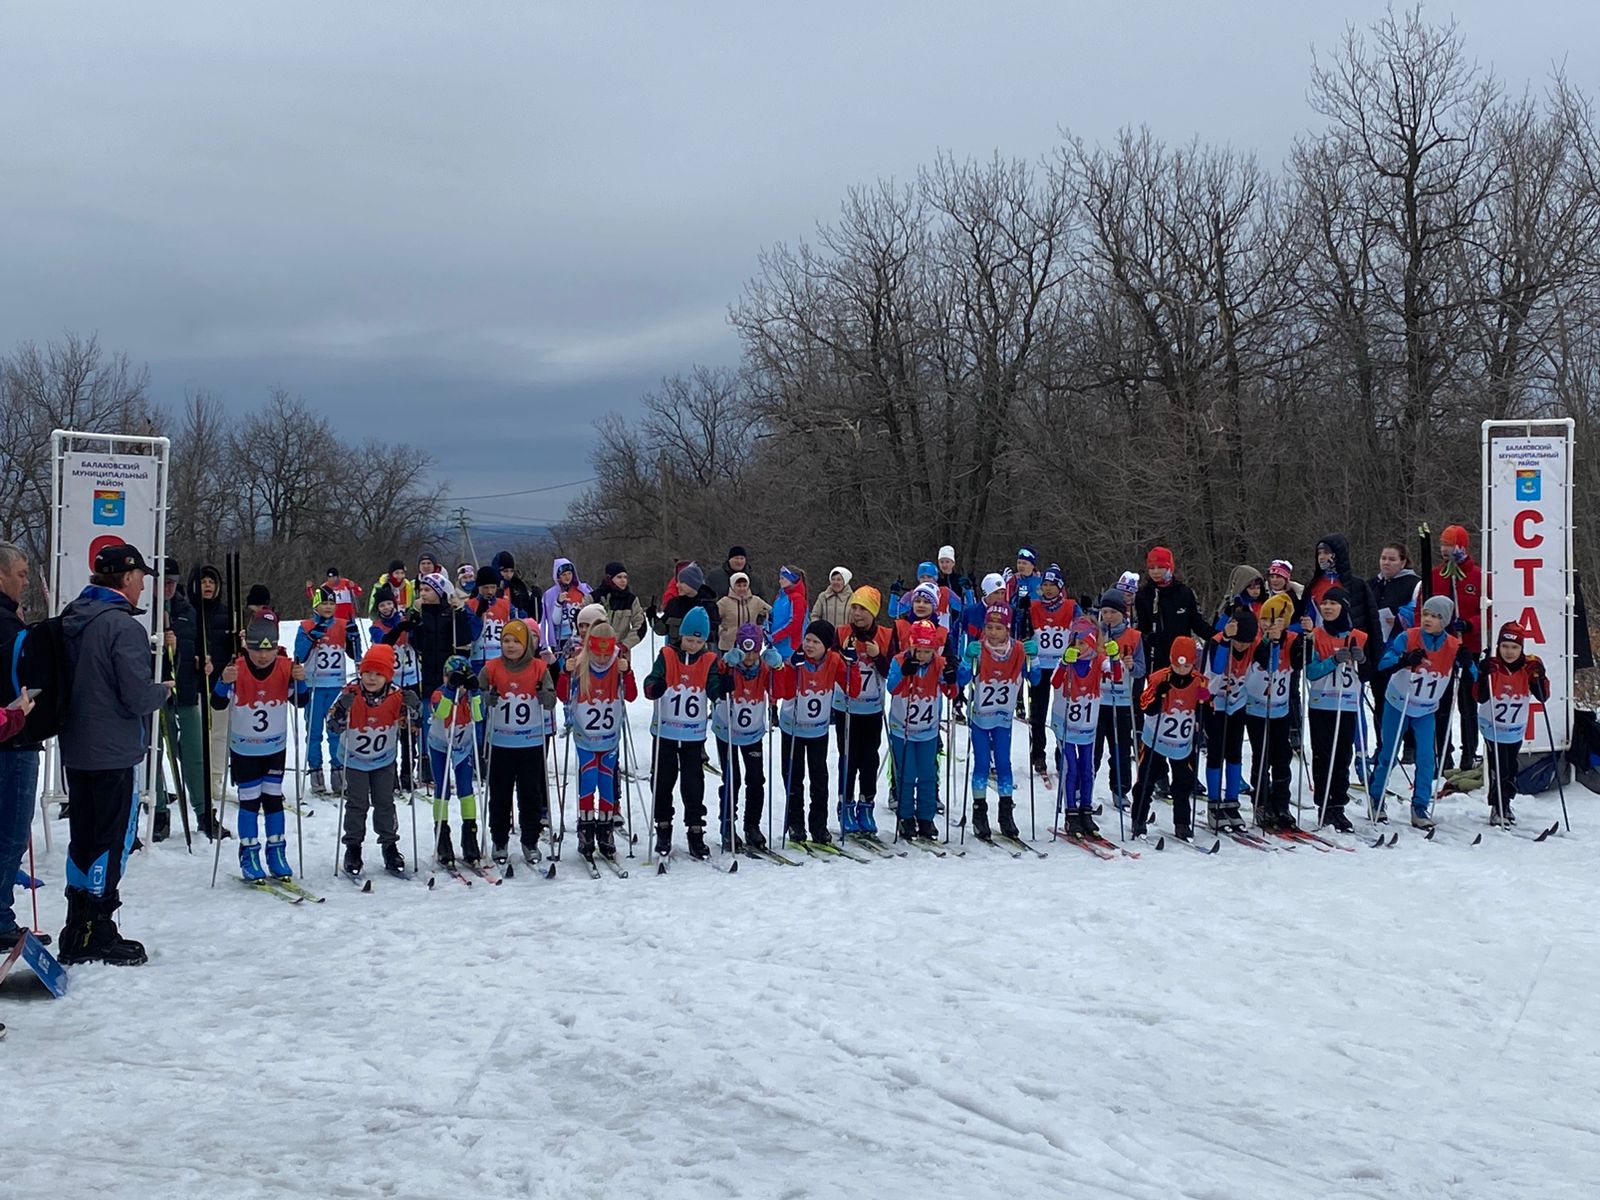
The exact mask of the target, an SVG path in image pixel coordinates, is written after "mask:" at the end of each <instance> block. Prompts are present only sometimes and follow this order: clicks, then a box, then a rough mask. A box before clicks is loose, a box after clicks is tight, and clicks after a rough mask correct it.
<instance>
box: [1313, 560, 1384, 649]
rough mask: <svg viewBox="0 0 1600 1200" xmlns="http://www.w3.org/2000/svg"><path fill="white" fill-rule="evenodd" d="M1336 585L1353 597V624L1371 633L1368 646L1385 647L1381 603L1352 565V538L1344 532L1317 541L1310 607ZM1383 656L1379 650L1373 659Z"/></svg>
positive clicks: (1351, 601)
mask: <svg viewBox="0 0 1600 1200" xmlns="http://www.w3.org/2000/svg"><path fill="white" fill-rule="evenodd" d="M1335 586H1337V587H1342V588H1343V589H1344V590H1345V594H1346V595H1347V596H1349V597H1350V627H1351V628H1352V629H1359V630H1360V631H1361V632H1362V633H1364V634H1366V635H1367V645H1369V646H1382V645H1383V625H1382V623H1381V622H1380V621H1379V620H1378V605H1377V602H1376V601H1375V600H1374V599H1373V598H1372V589H1371V588H1370V587H1368V586H1367V581H1366V580H1365V579H1363V578H1361V576H1359V575H1357V574H1356V573H1355V570H1354V569H1353V568H1352V567H1351V566H1350V539H1349V538H1347V537H1345V536H1344V534H1342V533H1330V534H1328V535H1327V536H1326V537H1324V538H1322V540H1320V541H1319V542H1318V543H1317V577H1316V578H1315V579H1314V580H1312V582H1311V586H1310V587H1308V588H1306V602H1307V605H1308V607H1309V606H1310V605H1315V604H1316V603H1317V602H1318V601H1320V600H1321V599H1322V595H1323V593H1324V592H1326V591H1327V590H1328V589H1329V588H1331V587H1335ZM1381 657H1383V655H1382V652H1381V651H1379V652H1378V653H1377V654H1375V655H1373V656H1372V658H1371V659H1370V660H1369V661H1371V662H1372V663H1374V664H1376V662H1377V660H1378V659H1379V658H1381Z"/></svg>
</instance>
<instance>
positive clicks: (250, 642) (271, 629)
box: [244, 620, 278, 650]
mask: <svg viewBox="0 0 1600 1200" xmlns="http://www.w3.org/2000/svg"><path fill="white" fill-rule="evenodd" d="M244 648H245V649H246V650H276V649H277V648H278V627H277V626H276V625H274V624H273V623H272V622H271V621H262V620H255V621H251V622H250V628H249V629H247V630H245V634H244Z"/></svg>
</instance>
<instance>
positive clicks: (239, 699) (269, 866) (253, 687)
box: [211, 621, 343, 881]
mask: <svg viewBox="0 0 1600 1200" xmlns="http://www.w3.org/2000/svg"><path fill="white" fill-rule="evenodd" d="M340 648H341V650H342V649H343V646H342V643H341V647H340ZM305 680H306V668H305V664H304V663H301V662H295V661H292V660H291V659H290V658H289V656H288V655H286V654H285V653H284V652H283V650H282V648H281V647H279V645H278V627H277V625H276V624H274V623H273V622H271V621H256V622H254V623H253V624H252V625H251V626H250V628H249V630H248V631H247V632H246V633H245V638H244V653H243V654H241V655H240V656H239V657H238V658H236V659H235V660H234V661H233V662H231V663H229V664H228V665H227V666H226V667H224V668H223V669H222V674H221V675H219V676H218V677H217V685H216V687H215V688H213V689H212V694H211V707H212V708H213V709H215V710H217V711H219V712H220V711H223V710H227V713H228V754H229V757H230V758H231V760H232V762H231V764H230V769H231V770H232V772H233V781H234V784H235V785H236V786H237V788H238V791H239V871H240V873H241V874H242V875H243V876H244V877H245V878H246V879H247V880H252V881H254V880H260V879H265V878H266V877H267V875H268V874H270V875H272V876H273V877H274V878H277V879H288V878H289V877H290V876H291V875H293V874H294V872H293V871H291V870H290V869H289V854H288V846H287V843H286V842H285V840H284V817H283V770H284V763H285V760H286V759H287V757H288V749H289V705H291V704H293V705H296V706H297V707H301V708H304V707H305V704H306V698H307V695H308V692H307V689H306V682H305ZM263 814H265V821H264V822H263V820H262V815H263ZM263 823H264V824H265V825H266V830H267V847H266V849H267V854H266V867H265V869H264V870H263V868H262V860H261V826H262V824H263Z"/></svg>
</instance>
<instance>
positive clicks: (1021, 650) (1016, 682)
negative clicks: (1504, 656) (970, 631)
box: [956, 601, 1039, 842]
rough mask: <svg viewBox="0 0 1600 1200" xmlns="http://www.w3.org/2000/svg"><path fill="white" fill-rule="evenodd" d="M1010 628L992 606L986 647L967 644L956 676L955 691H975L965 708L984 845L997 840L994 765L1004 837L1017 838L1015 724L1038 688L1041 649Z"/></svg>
mask: <svg viewBox="0 0 1600 1200" xmlns="http://www.w3.org/2000/svg"><path fill="white" fill-rule="evenodd" d="M1034 603H1038V601H1035V602H1034ZM1011 622H1012V612H1011V606H1010V605H1009V604H994V605H990V607H989V615H988V617H987V618H986V619H985V621H984V623H983V639H982V641H975V642H968V643H967V648H966V650H965V652H964V653H963V654H962V662H961V667H960V669H959V670H958V671H957V672H956V686H957V687H958V688H960V689H961V690H962V691H963V692H965V691H966V690H967V688H968V687H971V688H972V689H973V691H972V695H971V698H970V703H969V704H968V706H967V729H968V733H969V735H970V737H971V745H972V763H971V767H972V832H973V834H974V835H975V836H976V837H977V838H978V839H979V840H980V841H985V842H987V841H989V840H991V839H992V838H993V836H994V835H993V833H992V832H991V831H990V829H989V799H988V795H987V788H988V784H989V765H990V763H991V762H992V763H993V764H994V766H995V775H996V779H995V782H996V784H997V786H998V788H999V796H1000V809H999V820H1000V833H1001V835H1002V836H1003V837H1008V838H1014V837H1018V836H1019V834H1018V832H1017V820H1016V816H1015V814H1014V812H1013V804H1014V801H1013V799H1012V794H1013V792H1014V791H1015V790H1016V785H1015V783H1014V781H1013V779H1012V772H1011V723H1012V721H1013V719H1014V718H1015V716H1016V708H1017V696H1018V695H1019V694H1020V693H1021V691H1022V689H1023V687H1024V686H1027V687H1032V686H1034V685H1035V684H1037V683H1038V682H1039V664H1038V661H1037V656H1038V652H1039V647H1038V645H1037V644H1036V643H1034V642H1033V641H1032V640H1029V641H1027V642H1018V641H1017V640H1015V639H1014V638H1013V637H1012V636H1011Z"/></svg>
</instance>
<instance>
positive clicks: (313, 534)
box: [0, 334, 443, 616]
mask: <svg viewBox="0 0 1600 1200" xmlns="http://www.w3.org/2000/svg"><path fill="white" fill-rule="evenodd" d="M55 429H82V430H93V431H95V432H98V433H122V434H132V435H136V436H137V435H148V436H150V437H158V436H167V437H170V438H171V440H172V447H171V458H170V474H169V478H168V497H167V499H168V524H167V547H168V550H169V552H170V553H171V554H173V555H174V556H175V557H177V558H178V559H179V561H180V563H181V564H182V566H183V570H184V574H185V576H187V575H188V573H189V570H190V569H191V568H192V567H193V566H194V565H195V564H196V563H198V562H203V561H210V562H214V563H220V562H221V561H222V556H223V553H224V551H226V550H230V549H238V550H239V551H240V554H241V559H242V565H243V568H244V570H245V572H246V573H247V574H248V575H249V577H250V578H249V579H248V580H246V581H245V583H247V584H248V583H254V582H262V583H265V584H267V586H268V587H269V589H270V590H271V592H272V595H273V598H274V601H275V603H276V604H277V605H278V608H279V610H280V612H282V613H283V614H284V615H286V616H296V615H299V614H300V613H302V612H303V611H304V609H305V598H304V590H303V589H304V582H305V579H306V578H307V576H308V575H309V576H310V578H311V579H312V580H313V581H314V582H320V581H321V578H322V575H323V572H324V571H326V569H327V568H328V567H330V566H337V567H339V568H340V570H341V571H342V572H343V573H344V574H346V575H349V576H350V577H351V578H352V579H355V580H356V581H357V582H359V583H361V584H362V586H363V587H366V586H369V581H371V580H374V579H376V578H377V577H378V576H379V574H380V573H381V572H382V571H383V570H384V569H385V568H387V566H388V565H389V561H390V560H391V559H392V558H394V557H395V556H396V555H397V554H398V555H400V556H402V557H407V558H412V557H414V555H415V554H416V552H417V551H418V550H420V549H421V548H423V547H424V546H429V545H432V544H433V539H434V538H435V536H436V532H437V529H438V524H439V513H440V498H441V496H442V494H443V491H442V488H441V487H440V486H439V485H438V484H436V483H434V482H432V480H431V477H430V472H431V467H432V460H431V459H430V458H429V457H428V456H427V455H426V454H424V453H422V452H420V451H418V450H416V449H415V448H413V447H410V446H405V445H389V444H386V443H383V442H379V441H377V440H376V439H367V440H365V441H362V442H360V443H351V442H347V441H344V440H342V439H341V438H339V437H337V436H336V435H335V434H334V432H333V429H332V427H331V426H330V424H329V422H328V421H327V419H326V418H325V417H323V416H321V415H319V414H318V413H317V412H316V411H315V410H314V409H312V408H311V407H310V406H309V405H308V404H307V403H306V402H305V400H304V399H302V398H300V397H298V396H294V395H291V394H290V393H288V392H287V391H284V390H282V389H274V390H273V391H271V392H270V393H269V394H268V395H267V397H266V398H265V400H264V401H263V402H262V403H261V404H260V405H258V406H257V407H255V408H254V409H253V410H251V411H249V412H247V413H244V414H240V415H230V414H229V413H228V412H227V411H226V410H225V409H224V408H223V406H222V405H221V403H220V402H219V401H218V400H217V398H216V397H215V396H213V395H211V394H209V393H207V392H204V391H196V392H192V393H190V394H189V395H187V396H186V397H184V399H183V401H182V403H181V404H180V405H179V406H178V408H177V409H176V411H167V410H165V409H163V408H162V406H161V405H159V404H157V403H156V402H155V401H154V400H153V399H152V397H151V395H150V381H149V374H148V372H147V371H146V370H144V369H143V368H139V367H135V366H134V365H133V364H132V362H131V361H130V360H129V358H128V356H127V355H126V354H123V353H113V352H110V351H107V350H106V349H105V348H103V347H102V346H101V345H100V343H99V340H98V339H97V338H94V337H84V336H79V335H76V334H67V335H65V336H64V337H63V338H61V339H60V340H58V341H52V342H50V343H48V344H45V345H39V344H36V343H31V342H28V343H24V344H22V345H21V346H19V347H17V349H16V350H14V351H13V352H12V353H10V354H7V355H3V356H0V479H4V481H5V487H4V489H3V498H0V538H3V539H4V540H6V541H9V542H13V543H14V544H16V545H17V546H19V547H20V548H21V549H23V550H24V551H25V552H26V553H27V554H28V556H29V558H30V559H31V560H32V562H33V563H34V564H35V571H34V582H33V585H32V586H33V589H34V595H32V596H30V597H29V598H28V599H27V606H28V608H29V609H30V611H33V612H38V613H42V612H43V611H45V610H44V606H43V602H44V595H43V585H44V584H45V583H46V582H47V581H48V570H47V564H48V562H49V551H50V515H51V504H52V499H51V494H50V479H51V462H50V434H51V431H52V430H55ZM136 450H137V447H133V448H124V449H122V450H120V451H119V452H120V453H130V452H136ZM140 549H141V550H143V551H144V552H145V554H146V555H147V556H148V555H150V554H152V553H153V552H154V547H152V546H141V547H140ZM412 565H413V564H412V563H410V562H408V567H409V566H412Z"/></svg>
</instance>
